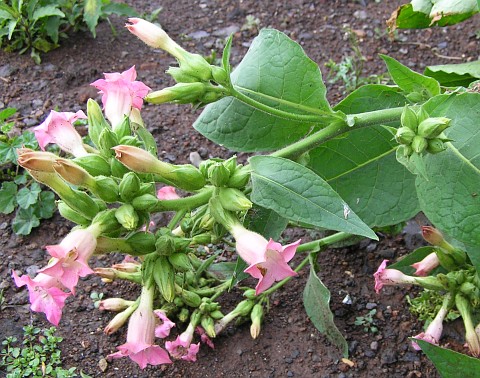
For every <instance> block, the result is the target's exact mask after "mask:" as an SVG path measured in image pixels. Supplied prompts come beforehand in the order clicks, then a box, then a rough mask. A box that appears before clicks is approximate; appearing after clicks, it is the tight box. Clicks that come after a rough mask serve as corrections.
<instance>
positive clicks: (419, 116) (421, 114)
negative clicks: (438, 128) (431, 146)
mask: <svg viewBox="0 0 480 378" xmlns="http://www.w3.org/2000/svg"><path fill="white" fill-rule="evenodd" d="M429 117H430V114H428V112H427V111H426V110H425V108H424V107H423V106H422V107H420V109H418V111H417V120H418V124H420V123H422V122H423V121H425V120H426V119H427V118H429ZM417 130H418V129H417Z"/></svg>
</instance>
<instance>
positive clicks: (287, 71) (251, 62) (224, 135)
mask: <svg viewBox="0 0 480 378" xmlns="http://www.w3.org/2000/svg"><path fill="white" fill-rule="evenodd" d="M232 82H233V84H234V85H236V86H238V87H240V88H243V89H241V91H242V92H243V93H244V94H246V95H248V96H250V97H252V98H254V99H255V100H256V101H259V102H262V103H264V104H267V105H269V106H271V107H274V108H277V109H280V110H284V111H288V112H292V113H298V114H311V113H308V112H307V111H306V110H305V109H309V110H310V111H313V112H315V113H316V114H318V115H321V114H324V115H325V116H326V117H327V118H328V117H329V115H331V114H333V113H332V110H331V109H330V106H329V104H328V102H327V100H326V97H325V93H326V89H325V85H324V83H323V81H322V74H321V72H320V70H319V68H318V65H317V64H316V63H315V62H313V61H312V60H311V59H310V58H308V57H307V56H306V55H305V52H304V51H303V49H302V47H301V46H300V45H299V44H298V43H296V42H294V41H292V40H291V39H290V38H288V37H287V36H286V35H285V34H283V33H282V32H279V31H277V30H273V29H263V30H262V31H261V32H260V34H259V35H258V37H256V38H255V39H254V40H253V42H252V45H251V46H250V49H249V50H248V52H247V54H246V55H245V57H244V58H243V60H242V61H241V62H240V64H239V65H238V67H237V68H236V69H235V70H234V71H233V73H232ZM311 126H312V123H311V122H310V123H305V122H295V121H292V120H287V119H283V118H279V117H275V116H272V115H270V114H267V113H265V112H262V111H260V110H257V109H255V108H253V107H251V106H249V105H246V104H244V103H242V102H240V101H239V100H237V99H234V98H232V97H227V98H223V99H221V100H220V101H217V102H215V103H213V104H209V105H208V106H207V107H206V108H205V109H204V111H203V112H202V114H201V115H200V117H199V118H198V119H197V120H196V121H195V123H194V127H195V128H196V129H197V130H198V131H199V132H200V133H202V134H203V135H205V136H206V137H207V138H208V139H210V140H212V141H214V142H215V143H217V144H220V145H223V146H225V147H227V148H229V149H232V150H236V151H269V150H273V149H276V148H280V147H283V146H285V145H287V144H290V143H292V142H295V141H296V140H298V139H300V138H301V137H303V136H304V135H305V134H307V133H308V131H309V130H310V128H311Z"/></svg>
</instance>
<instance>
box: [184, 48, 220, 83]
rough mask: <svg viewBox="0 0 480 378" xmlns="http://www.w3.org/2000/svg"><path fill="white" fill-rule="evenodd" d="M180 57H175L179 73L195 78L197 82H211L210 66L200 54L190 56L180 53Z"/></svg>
mask: <svg viewBox="0 0 480 378" xmlns="http://www.w3.org/2000/svg"><path fill="white" fill-rule="evenodd" d="M182 55H183V56H181V57H179V56H176V58H177V60H178V62H179V64H180V71H181V72H182V73H183V74H184V75H188V76H191V77H195V78H197V80H198V81H210V80H212V79H213V78H212V66H211V65H210V63H208V62H207V61H206V60H205V58H204V57H203V56H201V55H200V54H192V53H189V52H187V51H184V52H182Z"/></svg>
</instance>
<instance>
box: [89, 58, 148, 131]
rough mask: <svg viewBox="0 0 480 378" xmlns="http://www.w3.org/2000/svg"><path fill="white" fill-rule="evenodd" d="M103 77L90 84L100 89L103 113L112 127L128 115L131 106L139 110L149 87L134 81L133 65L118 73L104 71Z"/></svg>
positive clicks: (135, 75) (135, 74)
mask: <svg viewBox="0 0 480 378" xmlns="http://www.w3.org/2000/svg"><path fill="white" fill-rule="evenodd" d="M104 75H105V79H99V80H97V81H94V82H93V83H92V84H91V85H93V86H94V87H95V88H97V89H98V90H100V93H101V94H102V103H103V108H104V110H105V115H106V116H107V118H108V120H109V121H110V123H111V124H112V126H113V128H115V127H116V126H118V125H120V124H121V123H122V122H123V119H124V117H125V116H129V115H130V111H131V110H132V108H136V109H139V110H141V109H142V105H143V98H144V97H145V96H146V95H147V94H148V92H149V91H150V88H149V87H147V86H146V85H145V84H143V83H142V82H141V81H135V79H136V77H137V72H136V71H135V66H132V67H131V68H130V69H128V70H126V71H124V72H122V73H118V72H113V73H105V74H104Z"/></svg>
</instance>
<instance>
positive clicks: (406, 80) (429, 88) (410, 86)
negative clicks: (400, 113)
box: [380, 54, 440, 102]
mask: <svg viewBox="0 0 480 378" xmlns="http://www.w3.org/2000/svg"><path fill="white" fill-rule="evenodd" d="M380 57H381V58H382V59H383V60H384V61H385V64H386V65H387V69H388V72H389V73H390V76H391V77H392V79H393V81H394V82H395V84H397V85H398V86H399V87H400V88H401V89H402V90H403V91H405V92H406V93H407V94H409V95H410V94H412V95H413V94H418V96H419V99H418V100H417V99H415V100H413V102H419V101H420V100H422V99H423V100H427V99H429V98H430V97H433V96H436V95H438V94H440V84H438V81H436V80H435V79H433V78H431V77H428V76H424V75H422V74H420V73H418V72H415V71H412V70H411V69H410V68H408V67H407V66H404V65H403V64H401V63H400V62H398V61H396V60H395V59H393V58H391V57H389V56H387V55H383V54H380Z"/></svg>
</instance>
